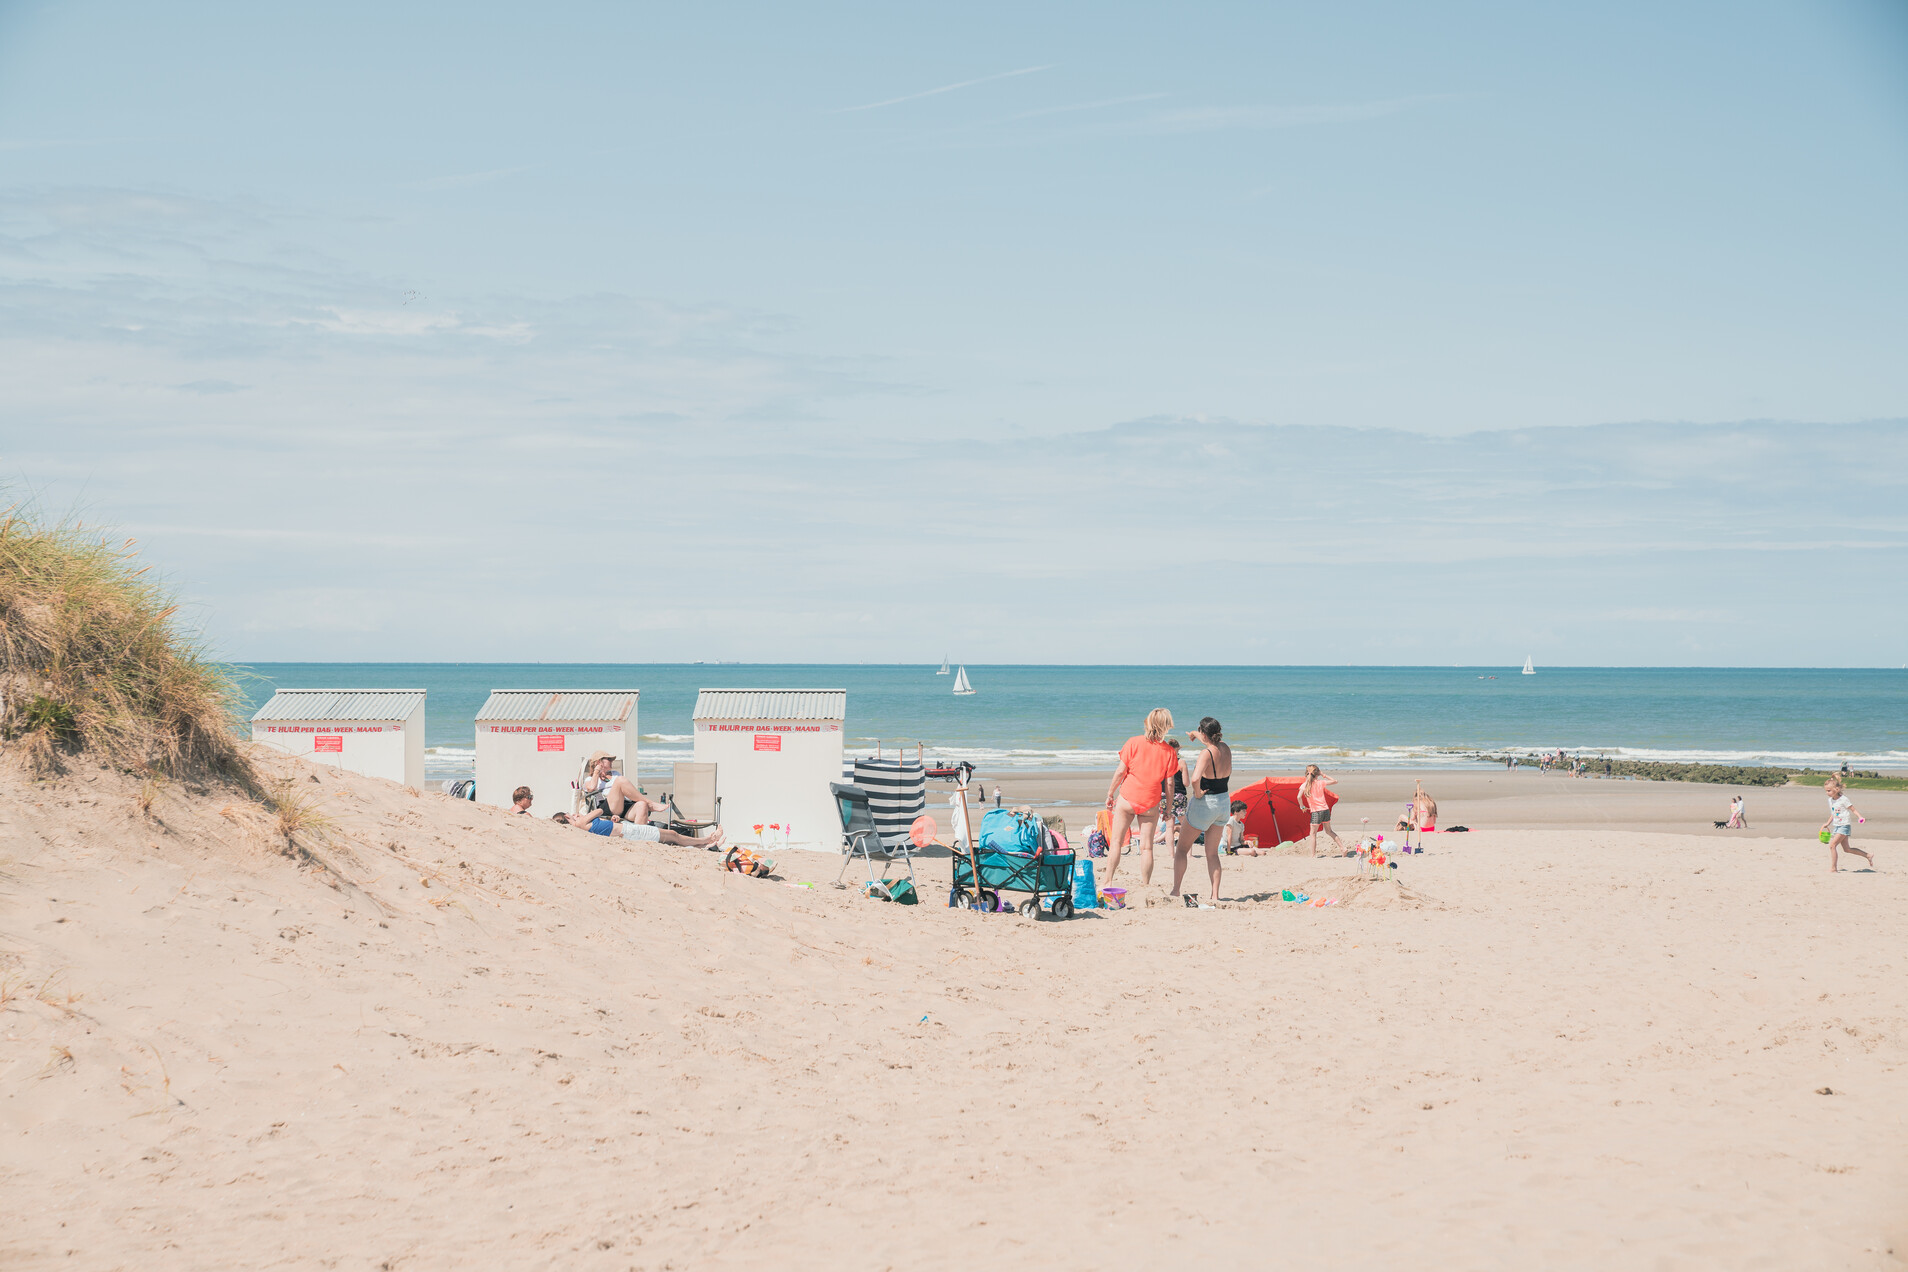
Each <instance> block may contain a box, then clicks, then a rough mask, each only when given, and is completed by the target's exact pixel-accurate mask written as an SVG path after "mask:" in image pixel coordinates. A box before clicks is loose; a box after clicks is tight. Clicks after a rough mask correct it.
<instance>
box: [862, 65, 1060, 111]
mask: <svg viewBox="0 0 1908 1272" xmlns="http://www.w3.org/2000/svg"><path fill="white" fill-rule="evenodd" d="M1054 66H1055V63H1052V62H1048V63H1046V64H1045V65H1043V66H1023V67H1021V68H1020V69H1019V70H1017V71H1002V72H1000V73H999V74H997V75H983V76H981V77H980V78H979V79H970V80H960V81H958V82H956V83H953V84H943V85H941V86H940V87H939V88H930V89H927V90H925V91H924V92H919V93H907V94H904V95H903V96H900V97H890V98H887V99H885V100H883V101H878V102H863V103H862V104H861V105H859V106H842V107H839V108H838V109H835V110H831V111H829V112H828V113H829V114H831V115H847V114H852V113H853V112H855V111H858V110H879V109H880V108H881V107H883V106H899V105H900V104H901V103H902V102H914V101H919V100H921V99H922V98H923V97H938V96H940V95H941V94H942V93H951V92H953V91H954V90H955V89H957V88H972V87H973V86H974V85H976V84H989V83H992V82H993V81H994V80H1004V79H1012V78H1014V77H1015V76H1016V75H1032V74H1033V73H1034V72H1036V71H1050V70H1052V69H1053V68H1054Z"/></svg>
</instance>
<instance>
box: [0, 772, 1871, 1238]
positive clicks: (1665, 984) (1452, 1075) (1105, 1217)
mask: <svg viewBox="0 0 1908 1272" xmlns="http://www.w3.org/2000/svg"><path fill="white" fill-rule="evenodd" d="M268 763H272V764H275V765H279V766H280V771H282V772H286V773H290V774H293V775H295V776H296V777H297V780H298V781H299V782H301V783H304V784H305V786H309V788H310V790H311V791H312V792H313V793H314V794H316V795H318V796H319V797H320V798H321V799H322V801H323V804H324V807H325V809H326V811H327V812H328V813H329V814H330V815H331V816H332V817H333V818H334V819H335V820H336V822H337V825H338V833H337V834H336V835H334V836H333V837H332V839H331V841H330V842H329V843H328V844H327V845H323V846H321V847H320V848H319V851H320V853H321V855H322V857H323V859H324V861H325V862H328V863H329V866H328V867H327V866H325V865H313V864H302V865H301V864H299V863H296V862H294V861H292V860H290V859H288V858H286V857H285V856H283V855H281V854H280V853H279V852H278V851H277V847H276V843H277V842H280V841H275V840H274V837H273V834H272V832H271V830H270V828H269V826H268V825H267V824H266V823H265V819H264V818H263V816H262V815H261V814H259V813H257V812H256V811H253V810H251V809H250V808H249V807H248V806H243V805H240V804H238V803H236V802H234V801H231V800H224V799H219V798H216V797H208V796H194V795H192V794H191V793H189V792H184V791H180V790H177V789H174V790H171V791H167V792H164V793H162V794H161V795H160V796H159V797H158V799H157V800H156V801H155V803H154V804H153V806H152V811H151V814H150V815H147V814H145V813H142V812H140V811H139V809H138V807H137V804H136V795H137V788H136V786H134V785H129V784H128V783H127V782H126V781H125V780H124V779H122V778H120V777H118V776H117V775H115V774H112V773H109V772H106V771H104V770H96V771H84V772H81V773H78V774H76V775H75V776H74V777H72V778H70V779H67V780H64V781H62V782H59V783H53V784H35V783H32V782H29V781H27V780H25V779H23V778H20V777H17V776H12V775H8V776H4V777H0V984H4V985H5V987H6V994H7V1001H6V1003H5V1006H4V1009H0V1145H3V1146H4V1147H0V1180H3V1181H4V1185H3V1186H4V1190H5V1196H6V1197H7V1198H8V1201H9V1203H10V1204H9V1205H8V1207H7V1208H8V1211H9V1212H10V1215H11V1217H12V1222H11V1223H10V1224H9V1225H8V1226H7V1229H6V1230H5V1232H4V1234H0V1265H4V1266H6V1267H9V1268H13V1267H23V1268H37V1267H52V1266H59V1267H63V1268H121V1267H123V1268H129V1269H130V1268H141V1269H148V1268H206V1267H247V1268H277V1267H290V1268H297V1267H326V1268H398V1269H406V1270H407V1272H408V1270H411V1269H425V1268H452V1267H474V1266H482V1267H509V1268H578V1267H583V1268H591V1267H600V1268H606V1269H608V1268H616V1269H622V1268H631V1267H635V1268H663V1267H677V1268H682V1267H704V1266H762V1265H774V1266H795V1267H869V1268H880V1267H909V1268H913V1267H953V1266H965V1265H969V1264H972V1263H975V1262H986V1263H992V1264H996V1265H1004V1266H1016V1267H1018V1266H1033V1265H1040V1266H1043V1267H1055V1266H1057V1267H1064V1268H1097V1267H1109V1266H1113V1267H1146V1266H1158V1265H1162V1264H1165V1263H1168V1262H1169V1261H1170V1262H1179V1261H1182V1260H1190V1259H1198V1260H1204V1261H1206V1262H1208V1263H1210V1264H1213V1265H1216V1266H1226V1267H1235V1266H1236V1267H1245V1266H1252V1267H1260V1266H1267V1265H1270V1264H1278V1265H1283V1266H1298V1267H1333V1268H1347V1267H1369V1268H1396V1267H1402V1266H1424V1267H1452V1268H1505V1269H1525V1268H1531V1267H1545V1268H1612V1267H1650V1268H1683V1267H1687V1268H1771V1269H1795V1268H1864V1269H1868V1268H1886V1267H1895V1266H1900V1264H1901V1262H1902V1252H1904V1251H1908V1200H1905V1199H1908V1157H1904V1154H1903V1153H1902V1150H1901V1142H1902V1129H1903V1128H1902V1120H1903V1115H1904V1112H1908V1078H1905V1077H1904V1072H1903V1065H1904V1062H1908V1045H1905V1043H1904V1028H1905V1027H1908V981H1904V977H1903V975H1902V973H1903V970H1904V968H1903V961H1904V960H1903V947H1902V943H1901V938H1900V918H1899V916H1900V914H1901V913H1902V911H1903V906H1904V902H1905V901H1908V857H1902V858H1897V856H1896V850H1895V849H1894V848H1893V847H1892V845H1891V844H1889V843H1884V844H1882V854H1881V862H1880V865H1881V871H1880V872H1879V873H1865V872H1854V873H1845V874H1841V875H1837V876H1831V875H1830V874H1828V873H1827V871H1826V869H1825V868H1824V862H1823V860H1822V856H1821V851H1820V848H1819V845H1817V844H1815V843H1814V842H1813V840H1812V839H1800V838H1794V839H1783V838H1742V839H1737V840H1734V841H1728V842H1719V841H1718V840H1717V839H1716V838H1714V837H1709V836H1701V835H1683V834H1670V833H1647V832H1642V831H1638V830H1635V829H1631V828H1627V827H1623V826H1594V825H1590V826H1583V825H1579V826H1575V827H1562V828H1548V829H1537V830H1519V831H1514V832H1513V831H1508V830H1491V829H1486V830H1483V831H1481V832H1479V833H1474V834H1471V835H1468V836H1453V837H1448V838H1443V839H1434V840H1433V844H1432V849H1431V851H1430V852H1428V853H1425V854H1423V855H1420V856H1415V857H1412V858H1410V859H1409V860H1408V861H1407V862H1406V864H1405V865H1404V867H1403V868H1402V870H1401V871H1400V874H1401V876H1402V877H1401V881H1400V883H1401V886H1400V887H1395V888H1394V887H1392V886H1391V885H1388V884H1376V885H1374V884H1367V883H1363V882H1361V881H1359V880H1358V879H1356V878H1355V877H1354V876H1355V874H1356V871H1355V867H1354V865H1353V863H1351V862H1347V861H1342V860H1314V859H1312V858H1310V857H1304V856H1281V857H1271V858H1263V859H1257V860H1233V861H1230V862H1229V863H1228V870H1227V875H1226V886H1225V888H1224V895H1225V897H1226V898H1227V900H1226V904H1225V906H1224V907H1223V908H1221V909H1217V910H1200V911H1192V910H1186V909H1183V908H1180V907H1176V906H1148V905H1145V904H1138V903H1137V902H1143V901H1144V900H1145V894H1144V893H1143V892H1136V894H1135V900H1136V904H1135V906H1134V907H1133V908H1132V909H1129V910H1127V911H1124V912H1121V913H1114V914H1097V915H1089V916H1084V917H1081V918H1078V919H1075V920H1073V921H1071V922H1067V923H1054V922H1035V921H1031V920H1025V919H1021V918H1018V917H1009V916H984V915H979V914H974V913H970V912H956V911H950V910H947V909H946V908H944V907H943V906H942V905H940V904H938V900H939V898H937V896H936V891H937V889H936V886H935V884H934V883H933V882H930V883H929V885H928V886H926V887H925V888H924V892H925V893H926V896H927V900H928V904H925V905H922V906H920V907H915V908H903V907H897V906H890V905H884V904H881V903H879V902H874V901H870V900H868V899H866V898H864V897H861V896H859V895H857V894H855V893H853V892H839V891H835V890H833V889H830V888H828V887H827V886H826V881H827V880H828V879H831V878H832V877H833V876H834V873H835V867H836V862H835V860H834V859H833V858H829V857H821V856H811V855H799V856H795V857H791V858H785V859H784V860H783V862H782V867H783V868H782V872H781V873H782V875H783V876H784V878H785V879H786V880H789V881H797V880H808V881H821V886H818V887H816V888H814V889H806V888H796V887H788V886H784V885H783V883H780V882H775V881H760V880H751V879H745V878H742V877H740V876H736V875H729V874H724V873H722V872H720V871H719V870H718V869H717V868H716V866H715V857H714V856H713V855H711V854H706V853H702V852H699V851H693V850H678V849H660V848H655V847H643V848H640V849H636V848H630V849H626V848H624V847H622V846H621V845H620V844H610V843H608V842H606V841H604V840H601V839H597V838H594V837H587V836H584V835H581V834H579V833H577V832H573V831H568V830H564V829H561V828H558V827H555V826H553V825H550V824H548V823H542V822H536V823H533V822H530V821H528V820H526V819H521V818H511V817H510V816H508V815H506V814H503V813H501V812H497V811H493V810H489V809H485V808H479V807H477V806H475V805H471V804H465V803H456V802H452V801H449V800H447V799H445V798H443V797H441V796H435V795H425V796H416V795H412V794H410V793H408V792H406V791H403V790H401V789H399V788H395V787H392V786H390V785H389V784H386V783H381V782H377V781H372V780H368V779H360V778H355V777H342V778H341V777H338V776H336V775H333V774H330V773H328V772H322V771H318V770H310V769H305V768H303V767H300V766H298V765H297V764H296V762H293V761H277V760H268ZM313 778H316V779H317V780H316V782H313V781H312V780H311V779H313ZM300 789H304V787H302V786H301V788H300ZM1712 802H1713V801H1712ZM1863 802H1868V803H1879V802H1880V801H1873V800H1870V801H1863ZM1798 807H1799V806H1798ZM222 810H223V811H222ZM1452 811H1456V810H1452ZM1449 816H1450V813H1447V817H1449ZM1871 816H1872V814H1871ZM1478 820H1483V819H1478ZM1474 824H1475V823H1474ZM1194 871H1195V875H1201V874H1203V871H1202V870H1201V868H1200V866H1199V865H1198V864H1197V863H1195V865H1194ZM945 872H946V863H945V861H944V860H941V861H935V862H932V863H929V864H928V865H927V866H926V867H925V869H924V874H926V875H928V876H929V877H930V879H931V880H938V881H939V883H940V886H941V887H943V888H944V886H945V877H946V874H945ZM1294 886H1297V887H1302V888H1304V889H1305V890H1307V891H1309V892H1311V893H1312V894H1314V895H1321V894H1323V895H1338V896H1339V897H1340V900H1341V904H1340V905H1338V906H1336V907H1332V908H1329V909H1312V908H1305V907H1298V906H1293V905H1290V904H1287V903H1284V902H1282V901H1276V900H1272V899H1270V898H1271V897H1272V895H1273V894H1274V893H1275V891H1276V890H1277V889H1279V888H1284V887H1294ZM1824 1088H1826V1089H1828V1090H1829V1091H1831V1092H1832V1094H1827V1095H1824V1094H1818V1093H1817V1092H1818V1090H1820V1089H1824Z"/></svg>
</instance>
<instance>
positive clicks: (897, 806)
mask: <svg viewBox="0 0 1908 1272" xmlns="http://www.w3.org/2000/svg"><path fill="white" fill-rule="evenodd" d="M841 776H842V779H843V780H844V781H849V782H853V783H854V784H855V785H856V786H859V787H860V788H861V789H862V790H864V791H867V792H868V807H869V808H870V809H871V810H872V811H873V812H874V820H875V829H876V830H878V831H880V832H881V842H882V844H883V845H884V846H886V847H889V848H893V847H897V846H899V845H900V844H903V843H905V842H907V838H908V827H910V826H912V825H913V824H914V819H915V818H917V817H919V816H920V815H921V814H922V813H924V812H926V811H927V770H926V769H925V768H923V767H922V766H921V765H919V764H914V763H909V762H906V761H903V760H855V759H850V760H846V761H844V762H843V763H842V766H841Z"/></svg>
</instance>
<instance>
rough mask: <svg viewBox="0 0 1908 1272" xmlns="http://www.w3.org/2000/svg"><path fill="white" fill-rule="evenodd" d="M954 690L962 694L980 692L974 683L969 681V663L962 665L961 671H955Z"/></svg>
mask: <svg viewBox="0 0 1908 1272" xmlns="http://www.w3.org/2000/svg"><path fill="white" fill-rule="evenodd" d="M954 692H955V693H962V694H966V693H977V692H979V691H978V690H976V689H975V688H974V686H973V685H970V684H968V683H967V665H966V664H965V663H963V664H962V665H961V669H960V670H959V671H957V672H955V673H954Z"/></svg>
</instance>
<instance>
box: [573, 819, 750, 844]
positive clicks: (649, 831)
mask: <svg viewBox="0 0 1908 1272" xmlns="http://www.w3.org/2000/svg"><path fill="white" fill-rule="evenodd" d="M550 820H551V821H553V822H557V823H558V824H560V825H564V826H573V827H575V828H576V829H578V830H585V831H588V832H589V833H590V834H592V835H611V834H617V835H621V836H622V837H623V838H624V839H630V840H634V841H635V842H637V843H646V844H668V845H670V846H671V847H674V848H707V849H708V850H709V851H710V852H714V851H715V850H716V849H717V848H720V847H721V846H722V827H720V826H717V827H716V828H715V829H713V830H711V831H710V832H709V833H708V834H706V835H702V836H700V837H694V836H690V835H683V834H679V833H677V832H676V831H673V830H665V829H663V828H662V827H661V826H651V825H649V824H648V823H646V822H633V821H624V822H615V821H612V820H610V819H609V818H607V817H598V818H597V819H595V820H594V821H591V820H590V819H588V818H587V817H584V816H582V815H581V814H579V815H577V816H575V817H572V816H570V815H569V814H568V813H557V814H556V815H555V816H553V817H551V818H550Z"/></svg>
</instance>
